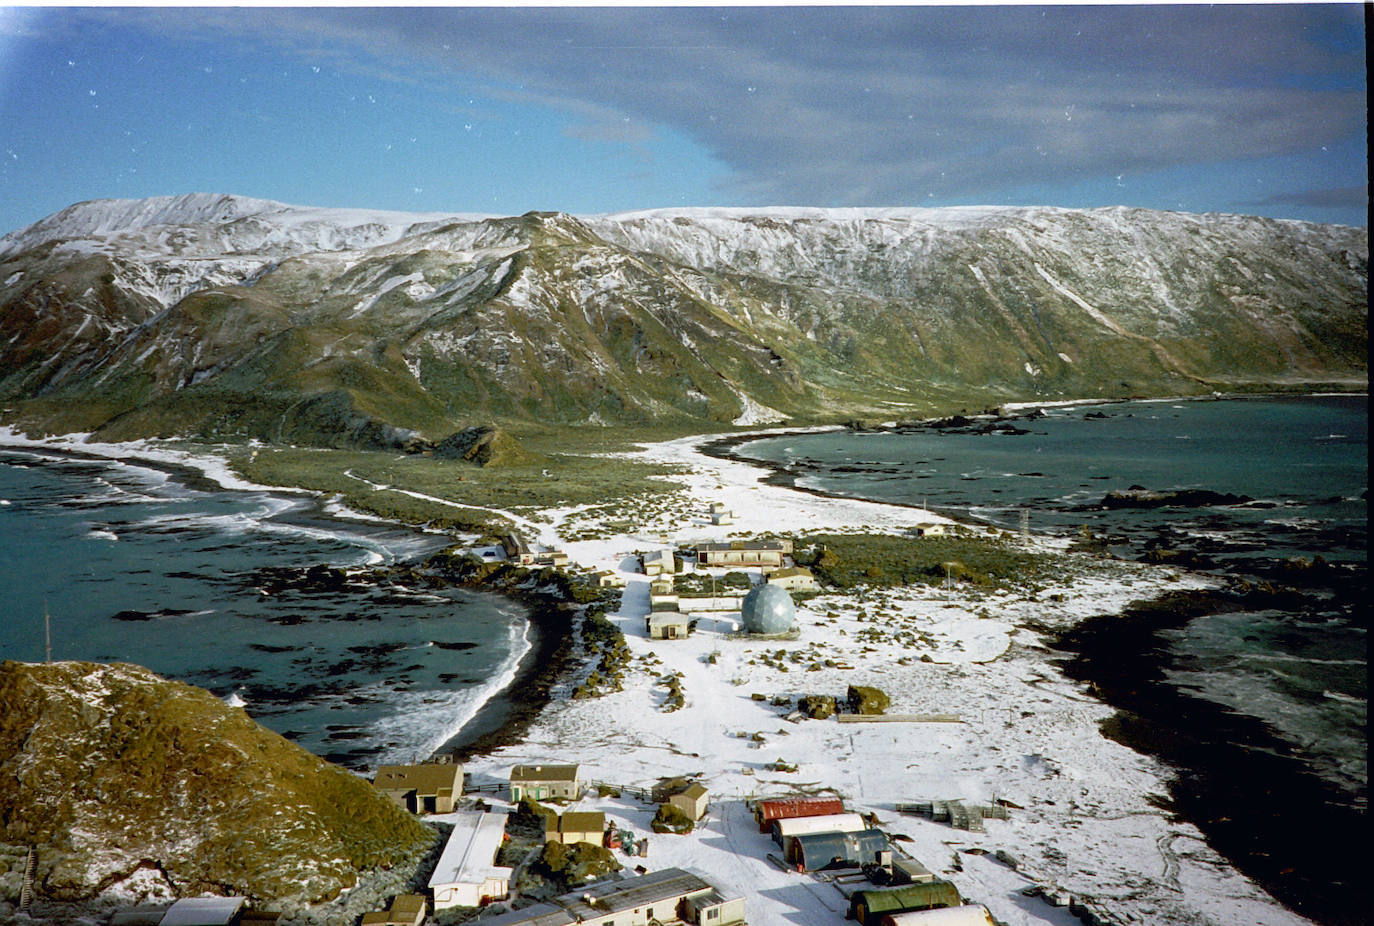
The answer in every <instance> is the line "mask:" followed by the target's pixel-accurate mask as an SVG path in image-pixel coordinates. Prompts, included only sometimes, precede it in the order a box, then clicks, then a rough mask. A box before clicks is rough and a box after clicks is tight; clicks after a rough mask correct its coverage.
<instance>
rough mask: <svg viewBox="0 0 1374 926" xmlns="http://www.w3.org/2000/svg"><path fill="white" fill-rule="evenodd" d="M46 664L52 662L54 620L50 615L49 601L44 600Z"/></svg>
mask: <svg viewBox="0 0 1374 926" xmlns="http://www.w3.org/2000/svg"><path fill="white" fill-rule="evenodd" d="M43 649H44V659H43V661H44V662H52V618H51V617H50V616H49V615H48V600H47V599H46V598H45V599H43Z"/></svg>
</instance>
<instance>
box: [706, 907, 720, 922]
mask: <svg viewBox="0 0 1374 926" xmlns="http://www.w3.org/2000/svg"><path fill="white" fill-rule="evenodd" d="M706 918H707V919H708V920H715V919H720V911H719V910H716V909H711V910H707V911H706Z"/></svg>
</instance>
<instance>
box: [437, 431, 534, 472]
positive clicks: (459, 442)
mask: <svg viewBox="0 0 1374 926" xmlns="http://www.w3.org/2000/svg"><path fill="white" fill-rule="evenodd" d="M434 455H435V456H436V457H440V458H442V459H446V460H463V461H464V462H467V463H475V464H476V465H478V466H529V465H533V464H535V463H539V462H541V461H542V460H544V459H545V458H544V457H542V456H540V455H539V454H536V453H531V452H530V451H528V450H526V449H525V448H524V447H522V446H521V445H520V442H519V441H517V440H516V439H515V438H513V437H511V436H510V435H509V434H507V433H506V432H505V431H503V430H501V429H500V428H498V427H496V426H495V425H490V424H487V425H476V426H474V427H470V428H464V429H463V430H461V431H458V432H456V433H454V434H451V435H449V436H448V437H446V438H444V439H443V440H441V441H440V442H439V443H438V444H437V445H435V447H434Z"/></svg>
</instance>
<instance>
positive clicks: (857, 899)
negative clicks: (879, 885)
mask: <svg viewBox="0 0 1374 926" xmlns="http://www.w3.org/2000/svg"><path fill="white" fill-rule="evenodd" d="M849 902H850V907H851V909H854V910H857V909H859V908H860V907H863V908H864V910H866V911H867V912H868V913H891V912H893V911H902V910H929V909H930V908H932V907H957V906H959V904H961V903H962V902H963V901H962V900H961V899H960V897H959V889H958V888H957V887H955V886H954V885H953V884H950V883H949V882H948V881H928V882H926V883H924V884H904V885H902V886H901V887H893V888H888V889H885V890H881V891H855V892H854V893H853V894H851V895H850V897H849ZM865 921H866V919H865Z"/></svg>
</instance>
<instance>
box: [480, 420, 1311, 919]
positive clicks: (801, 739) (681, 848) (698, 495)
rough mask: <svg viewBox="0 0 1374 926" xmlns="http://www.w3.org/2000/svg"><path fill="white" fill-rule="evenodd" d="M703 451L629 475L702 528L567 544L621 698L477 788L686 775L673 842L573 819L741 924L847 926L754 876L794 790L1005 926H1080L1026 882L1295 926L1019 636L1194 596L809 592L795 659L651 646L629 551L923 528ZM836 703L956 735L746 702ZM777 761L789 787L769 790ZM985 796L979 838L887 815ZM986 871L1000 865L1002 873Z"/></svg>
mask: <svg viewBox="0 0 1374 926" xmlns="http://www.w3.org/2000/svg"><path fill="white" fill-rule="evenodd" d="M703 440H704V439H703V438H688V439H683V440H678V441H672V442H669V443H663V444H657V445H654V446H651V447H649V448H647V449H646V450H644V451H642V452H641V454H640V456H642V457H643V458H645V459H651V460H656V461H661V462H671V463H677V464H681V465H683V466H684V467H686V469H687V472H686V474H685V475H684V476H682V477H681V478H680V481H681V482H682V484H683V487H684V489H685V492H686V496H687V498H688V499H689V500H690V501H689V502H687V504H688V505H689V507H693V508H696V509H700V515H701V517H699V518H695V519H694V518H687V519H686V520H685V522H684V518H683V517H682V514H681V511H680V510H679V511H678V512H677V513H676V514H673V515H671V516H669V517H668V518H667V519H666V520H665V521H664V523H663V524H661V525H652V524H651V525H647V526H645V528H644V529H643V530H641V531H640V532H639V534H638V535H637V536H636V538H633V539H631V538H625V537H619V538H615V539H609V540H588V541H579V542H575V543H568V544H562V547H563V549H565V550H566V551H567V552H568V553H569V554H570V556H571V557H572V559H573V561H574V562H577V563H580V564H582V565H584V566H593V567H596V568H607V569H613V570H614V569H622V567H625V568H624V569H623V570H622V571H625V574H626V577H627V579H628V585H627V587H626V590H625V595H624V598H623V601H622V606H621V610H620V613H618V614H616V615H612V617H613V619H614V620H615V621H616V622H617V623H618V624H619V626H620V628H621V629H622V631H623V632H624V634H625V637H626V640H627V641H628V643H629V646H630V648H631V650H632V652H633V654H634V659H633V661H632V663H631V666H630V670H629V672H628V673H627V676H626V680H625V687H624V690H622V691H620V692H616V693H612V694H608V695H605V696H603V697H601V698H597V699H592V700H576V701H574V700H562V701H557V702H555V703H553V704H551V705H550V706H549V707H548V708H547V709H546V711H545V712H544V714H543V716H542V717H541V718H540V719H539V720H538V721H537V722H536V724H535V725H534V726H533V727H532V728H531V730H530V731H529V734H528V735H527V737H526V738H525V740H524V741H523V742H522V743H520V744H519V745H513V746H508V747H505V748H502V749H500V750H498V751H496V752H495V753H493V754H491V755H489V756H486V757H482V758H480V759H476V760H474V761H472V762H471V763H470V765H469V770H470V771H471V773H472V775H473V779H474V781H475V782H477V783H494V782H499V781H504V780H505V779H506V777H507V776H508V774H509V770H510V767H511V766H512V765H514V764H517V763H530V762H548V763H556V762H577V763H580V764H581V765H582V766H583V770H584V776H586V777H588V778H591V779H595V780H599V781H605V782H609V783H612V784H615V785H619V786H625V787H633V788H647V787H649V786H651V785H653V784H654V782H655V781H657V780H658V779H659V778H662V777H667V776H680V775H695V776H699V777H700V780H701V781H702V783H703V784H705V786H706V787H707V788H708V789H709V790H710V793H711V801H712V803H711V809H710V812H709V815H708V818H707V819H706V821H705V822H704V824H702V825H701V826H699V828H698V829H697V831H696V832H694V833H693V834H691V835H687V836H675V835H667V834H664V835H658V834H651V832H650V830H649V821H650V819H651V818H652V816H653V813H654V810H655V806H654V805H652V804H648V803H642V802H641V801H639V800H638V799H636V798H634V797H631V796H628V795H626V796H623V797H621V798H599V797H592V796H589V797H584V798H583V799H582V800H581V801H580V802H578V804H577V805H576V807H577V809H585V810H603V811H605V812H606V813H607V814H608V816H610V817H611V818H613V819H614V820H615V821H616V822H617V823H619V824H621V825H622V826H625V827H628V828H630V829H632V830H634V831H635V832H636V833H637V834H639V835H648V836H649V845H650V848H649V854H648V858H647V859H646V860H643V863H644V864H646V865H648V866H649V867H651V868H654V869H657V868H662V867H666V866H673V865H679V866H687V867H691V868H694V869H696V870H698V871H700V872H701V873H703V874H704V875H705V876H707V877H708V878H709V879H711V880H712V881H714V882H715V883H716V884H718V885H719V886H720V887H721V888H722V889H724V890H726V891H731V892H737V893H740V894H743V895H745V896H746V897H747V898H748V916H749V922H750V923H751V924H755V926H796V924H808V926H810V924H821V923H839V922H840V921H841V920H842V918H843V911H844V909H845V900H844V897H843V896H842V894H841V892H840V890H839V889H837V887H835V886H834V885H833V884H831V883H829V882H827V881H825V880H822V879H818V878H815V877H813V876H810V875H803V874H798V873H795V872H788V871H784V870H782V869H781V868H779V867H778V866H776V865H775V864H774V863H773V862H771V861H770V860H769V859H768V854H769V853H776V851H777V847H776V846H774V844H773V843H772V841H771V840H770V839H769V838H768V837H767V836H765V835H762V834H760V833H758V832H757V828H756V827H755V826H754V824H753V821H752V817H751V816H750V813H749V811H748V809H747V808H746V804H745V802H746V801H748V800H750V799H753V798H758V797H767V796H777V795H787V794H802V793H806V794H813V793H828V794H829V793H833V794H838V795H839V796H841V797H842V798H844V800H845V802H846V806H847V807H848V808H850V809H853V810H860V811H864V812H871V813H875V814H876V815H877V816H878V818H879V819H880V820H881V825H882V827H883V828H884V829H886V830H887V831H888V832H889V833H892V834H900V835H901V836H903V837H907V838H906V839H901V840H899V843H900V845H901V846H902V847H903V848H904V849H906V850H907V851H908V852H909V853H910V854H911V855H913V856H914V857H916V858H917V859H918V860H920V861H921V862H922V863H924V864H925V865H926V866H927V867H928V868H930V869H931V870H932V871H935V872H936V873H937V874H939V875H941V876H942V877H946V878H949V879H950V880H952V881H953V882H954V883H955V884H956V885H957V886H958V887H959V889H960V891H961V893H963V894H964V896H966V897H968V898H970V899H972V900H973V901H975V902H979V903H983V904H986V905H987V906H988V907H989V909H990V910H991V911H992V912H993V914H994V915H995V916H996V917H997V918H999V919H1000V920H1001V921H1003V922H1005V923H1008V924H1069V923H1075V922H1078V921H1077V919H1076V918H1074V917H1073V916H1071V915H1070V914H1069V912H1068V910H1067V909H1066V908H1064V907H1056V906H1052V905H1051V904H1050V903H1048V902H1046V901H1044V900H1042V899H1040V898H1038V897H1034V896H1027V895H1025V894H1024V893H1023V892H1024V891H1025V890H1027V889H1028V888H1031V887H1033V886H1036V885H1039V886H1041V887H1042V888H1044V890H1045V892H1046V893H1048V894H1059V895H1060V896H1064V895H1069V894H1072V895H1074V896H1075V897H1076V898H1080V899H1081V898H1091V899H1092V900H1093V901H1094V903H1093V909H1094V911H1095V912H1097V913H1098V914H1099V916H1100V917H1101V918H1102V919H1103V921H1105V922H1112V921H1113V920H1115V921H1118V922H1123V923H1127V922H1133V923H1152V924H1201V923H1215V924H1236V926H1240V924H1247V926H1252V924H1257V923H1261V924H1298V923H1303V922H1306V921H1305V920H1303V919H1302V918H1301V917H1298V916H1296V915H1295V914H1292V913H1290V912H1288V911H1287V910H1285V909H1284V908H1282V907H1281V906H1279V905H1278V904H1277V903H1276V902H1275V901H1273V900H1272V899H1271V898H1269V897H1268V896H1267V895H1266V894H1265V893H1264V892H1263V891H1262V890H1260V889H1259V888H1258V887H1257V886H1255V885H1254V884H1253V883H1251V882H1249V881H1248V880H1247V879H1245V878H1244V877H1242V876H1241V875H1239V874H1237V873H1236V872H1235V871H1234V870H1233V869H1232V868H1231V867H1230V866H1229V865H1228V864H1227V863H1226V862H1225V860H1223V859H1222V858H1221V857H1220V856H1218V855H1217V854H1216V853H1215V852H1214V851H1212V850H1211V849H1210V848H1209V847H1208V846H1207V844H1206V843H1205V842H1204V841H1203V839H1202V838H1201V835H1200V834H1199V832H1198V831H1197V830H1196V829H1195V828H1194V827H1192V826H1191V825H1188V824H1184V823H1178V822H1173V821H1171V820H1170V819H1168V817H1167V815H1166V814H1164V813H1163V812H1161V811H1160V810H1159V809H1157V808H1156V807H1155V806H1154V805H1153V804H1152V803H1151V798H1152V796H1158V795H1163V794H1164V793H1165V791H1166V785H1167V776H1168V772H1167V770H1166V769H1164V768H1163V767H1162V766H1161V765H1160V764H1158V763H1157V762H1155V761H1154V760H1152V759H1149V758H1147V757H1144V756H1141V755H1139V754H1137V753H1135V752H1133V751H1131V750H1129V749H1127V748H1126V747H1124V746H1121V745H1119V744H1117V743H1115V742H1112V741H1110V740H1108V739H1106V738H1104V737H1103V736H1102V734H1101V733H1100V732H1099V729H1098V725H1099V723H1100V722H1101V721H1102V720H1103V719H1104V718H1106V717H1108V716H1109V715H1110V714H1111V710H1110V709H1109V708H1108V707H1106V706H1105V705H1103V704H1102V703H1101V702H1099V701H1097V700H1096V699H1094V698H1093V697H1092V696H1091V695H1090V693H1089V692H1088V691H1086V690H1085V689H1084V688H1082V687H1081V686H1080V685H1078V684H1077V683H1074V682H1071V681H1069V680H1067V679H1065V678H1064V677H1063V676H1062V675H1061V674H1060V673H1059V672H1058V671H1057V670H1056V669H1055V667H1054V666H1053V665H1052V664H1051V662H1050V659H1051V656H1052V654H1051V653H1050V652H1048V651H1047V650H1046V649H1045V648H1044V646H1043V643H1042V641H1041V639H1040V637H1039V635H1038V634H1036V633H1035V632H1033V631H1031V630H1028V629H1024V628H1023V627H1022V626H1020V625H1021V622H1022V621H1024V620H1028V619H1034V620H1035V621H1038V622H1040V623H1042V624H1044V625H1050V626H1067V625H1069V624H1072V623H1074V622H1076V621H1078V620H1081V619H1082V618H1083V617H1086V616H1088V615H1093V614H1101V613H1112V612H1115V611H1118V610H1119V609H1121V608H1122V607H1123V606H1124V605H1125V604H1126V603H1128V602H1129V601H1131V600H1133V599H1135V598H1139V597H1142V596H1144V595H1148V594H1150V593H1152V592H1153V591H1154V590H1156V589H1158V588H1159V587H1160V586H1161V585H1163V586H1166V587H1170V588H1184V587H1191V586H1200V585H1202V584H1204V581H1205V580H1204V579H1202V578H1200V577H1189V576H1187V575H1179V574H1177V573H1175V572H1173V571H1169V570H1163V569H1157V568H1150V567H1142V566H1137V565H1133V564H1124V563H1122V564H1106V565H1098V566H1096V567H1093V568H1085V569H1083V570H1082V571H1081V573H1080V574H1075V575H1065V576H1064V577H1063V583H1062V585H1061V586H1059V587H1055V588H1048V589H1043V590H1041V591H1040V592H1038V593H1037V594H1035V595H1017V594H1009V593H1000V594H989V593H985V592H978V591H971V590H966V589H965V590H946V589H921V588H902V589H897V590H884V591H878V592H868V593H865V594H854V595H839V594H827V595H822V596H820V597H817V598H815V599H812V600H811V601H810V602H808V603H807V605H806V606H805V607H804V608H802V609H799V612H798V616H799V623H800V626H801V634H800V637H799V639H797V640H795V641H776V640H769V641H758V642H755V641H750V640H747V639H741V638H738V637H731V636H730V635H728V634H727V633H725V632H724V631H725V630H726V629H727V625H728V624H729V623H730V621H729V616H728V615H722V617H723V618H725V620H724V621H723V623H722V626H721V629H720V630H719V631H718V630H716V629H715V627H716V625H715V622H713V621H712V620H711V619H704V620H702V621H701V623H700V625H699V627H698V630H697V632H695V633H694V634H693V635H692V636H691V637H690V638H689V639H686V640H672V641H651V640H649V639H648V637H647V635H646V633H645V631H644V615H645V613H646V612H647V610H648V579H647V577H644V576H642V575H636V574H634V573H632V572H630V571H628V569H629V567H630V564H631V563H632V562H633V559H632V557H630V556H629V555H628V553H629V550H630V548H631V547H634V548H636V549H644V548H646V547H645V544H644V542H645V541H646V540H649V539H652V538H654V537H658V538H664V537H666V538H667V542H665V543H663V544H662V547H663V548H667V547H669V546H672V545H674V544H677V543H685V542H689V541H696V540H701V539H728V538H730V537H732V536H747V535H752V534H758V533H763V532H766V531H770V530H771V531H787V532H796V531H804V530H808V529H827V530H829V529H847V528H863V529H868V530H876V531H889V530H901V529H904V528H906V527H909V526H910V525H912V524H915V523H918V522H921V521H938V520H941V519H940V518H938V517H937V516H934V515H932V514H930V513H927V512H922V511H919V510H915V509H910V508H901V507H896V506H890V505H882V504H875V503H867V502H859V501H852V500H842V499H830V498H823V497H818V496H815V495H811V494H808V493H803V492H798V491H795V490H791V489H786V488H781V487H773V486H767V485H763V484H761V483H760V482H759V479H760V477H762V476H763V475H765V473H764V471H762V470H761V469H759V468H756V467H753V466H750V465H748V464H745V463H740V462H734V461H724V460H719V459H715V458H711V457H707V456H704V455H702V454H700V453H699V452H698V451H697V449H696V448H697V447H698V446H699V445H700V443H702V441H703ZM712 501H720V502H723V503H724V504H725V507H726V508H727V509H731V510H733V511H734V512H735V513H736V516H737V518H736V521H735V523H734V524H732V525H729V526H710V525H709V520H708V519H707V518H706V516H705V512H706V507H707V505H708V504H709V503H710V502H712ZM550 514H551V515H553V518H552V521H551V523H549V524H546V525H545V526H544V529H543V530H544V536H543V537H542V538H541V540H543V541H544V542H547V543H550V544H553V543H556V542H557V540H558V538H557V536H556V535H557V531H558V526H559V523H560V516H562V515H566V514H567V512H561V513H560V512H552V513H550ZM652 546H653V545H652V544H651V545H650V547H649V548H652ZM913 639H915V640H919V641H920V642H919V644H918V645H914V646H913V645H912V640H913ZM765 653H767V654H770V658H769V660H768V661H769V662H770V663H771V665H765V664H764V661H763V659H762V658H761V657H762V656H763V655H764V654H765ZM923 656H925V657H928V658H929V659H931V660H933V661H930V662H926V661H922V657H923ZM779 657H780V658H779ZM794 657H795V661H794ZM827 661H828V664H827ZM779 665H781V666H784V667H785V668H781V669H780V668H778V666H779ZM669 674H678V675H679V678H680V682H681V685H682V690H683V691H684V693H685V696H686V704H685V706H684V707H683V708H682V709H680V710H677V711H674V712H663V711H662V710H661V709H660V706H661V705H662V703H663V702H664V700H665V699H666V697H667V689H666V688H665V687H664V685H663V684H661V681H660V680H661V679H662V678H664V677H665V676H667V675H669ZM850 684H863V685H874V686H877V687H879V688H881V689H883V690H884V691H885V692H886V693H887V694H888V695H889V696H890V697H891V699H892V704H891V707H890V708H889V713H893V714H955V715H958V717H959V718H960V720H959V722H929V723H919V722H904V723H839V722H837V721H835V720H833V719H831V720H809V719H808V720H801V721H800V722H792V721H789V720H787V719H785V715H786V714H787V713H788V711H789V708H786V707H775V706H773V705H771V704H770V702H769V701H768V700H763V701H760V700H756V699H754V698H752V697H751V695H754V694H760V695H764V696H765V697H766V698H768V699H771V698H773V697H774V696H779V695H781V696H785V697H787V698H790V699H794V700H795V699H796V698H797V697H799V696H802V695H806V694H831V695H838V696H841V697H842V696H843V695H844V694H845V691H846V688H847V686H848V685H850ZM778 760H782V762H783V763H784V764H785V765H787V766H796V771H795V772H790V771H789V772H778V771H773V770H771V769H770V768H769V766H771V765H772V764H773V763H775V762H777V761H778ZM994 798H997V799H1003V800H1007V801H1010V802H1011V803H1012V804H1014V805H1016V808H1018V809H1013V810H1011V811H1010V818H1009V819H1008V820H1005V821H1003V820H988V821H987V822H986V832H985V833H981V834H977V833H970V832H966V831H963V830H958V829H954V828H951V827H949V826H947V825H944V824H942V823H935V822H932V821H930V820H928V819H924V818H920V817H915V816H908V815H904V814H900V813H898V812H896V810H895V805H896V804H898V803H908V802H916V801H926V800H942V799H962V800H964V801H966V802H969V803H974V804H987V803H989V802H991V801H992V800H993V799H994ZM998 850H1002V851H1003V852H1004V853H1006V854H1007V855H1009V856H1011V857H1012V858H1014V859H1015V860H1016V863H1017V868H1016V869H1013V868H1012V867H1011V866H1009V865H1008V864H1006V863H1004V862H1000V861H997V860H996V853H997V851H998ZM627 861H628V860H627ZM631 864H634V863H633V862H632V863H631Z"/></svg>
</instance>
